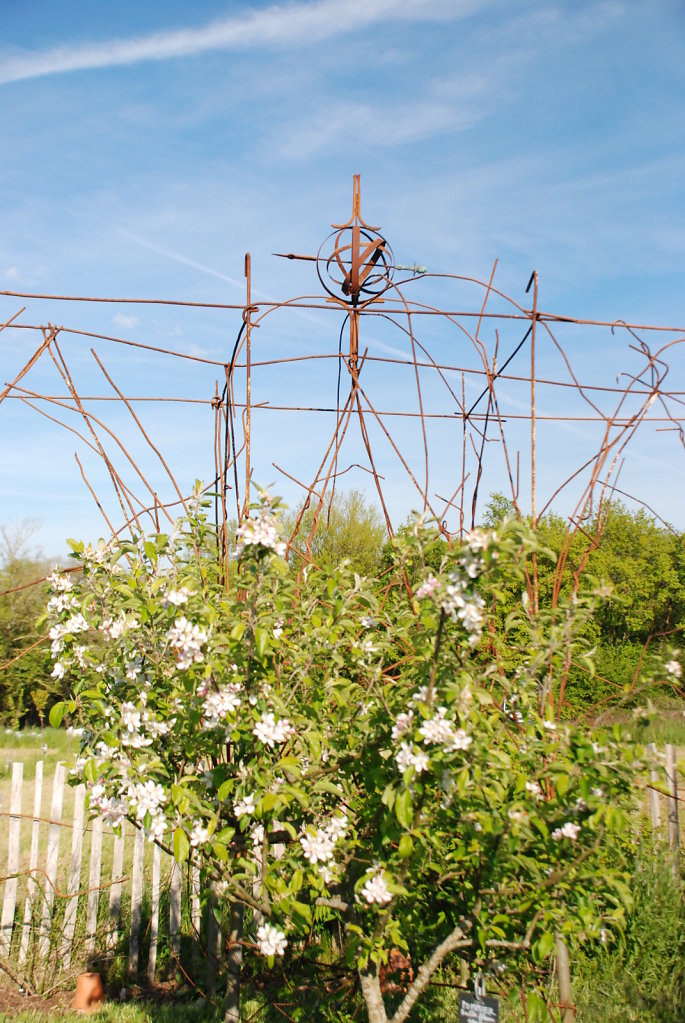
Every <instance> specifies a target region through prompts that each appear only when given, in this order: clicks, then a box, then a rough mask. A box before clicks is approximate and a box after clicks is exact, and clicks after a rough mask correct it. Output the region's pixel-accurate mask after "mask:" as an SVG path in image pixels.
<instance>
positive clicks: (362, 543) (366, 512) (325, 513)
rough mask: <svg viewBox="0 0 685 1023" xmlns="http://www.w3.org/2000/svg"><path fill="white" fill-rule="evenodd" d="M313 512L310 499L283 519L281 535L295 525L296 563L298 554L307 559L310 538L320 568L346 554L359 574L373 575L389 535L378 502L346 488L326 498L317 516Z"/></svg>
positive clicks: (312, 553)
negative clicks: (298, 513)
mask: <svg viewBox="0 0 685 1023" xmlns="http://www.w3.org/2000/svg"><path fill="white" fill-rule="evenodd" d="M315 512H316V501H313V503H312V504H310V506H309V507H308V508H307V509H306V511H304V513H303V514H302V513H300V515H288V516H286V517H285V519H284V522H283V535H284V536H290V535H291V534H292V533H293V532H294V530H295V529H296V527H297V533H296V535H295V536H294V538H293V541H292V548H293V549H294V550H295V551H297V552H299V555H298V554H295V561H294V564H295V566H296V567H297V568H298V569H299V568H300V567H301V565H302V557H301V556H304V558H305V562H306V559H307V541H308V540H309V543H310V550H311V557H312V559H313V560H314V562H315V563H316V564H317V565H318V566H319V568H324V569H329V568H334V567H336V566H338V565H339V564H340V563H341V562H342V561H343V560H344V559H345V558H347V559H349V561H350V564H351V565H352V568H353V570H354V571H355V572H357V573H359V575H365V576H371V575H374V574H375V573H376V572H377V570H378V565H379V561H380V556H381V551H382V549H383V545H384V543H385V541H386V540H387V535H388V534H387V527H386V524H385V520H384V519H383V517H382V515H381V513H380V511H379V510H378V508H377V506H376V505H374V504H370V503H368V502H367V499H366V497H365V496H364V494H363V493H362V492H361V491H360V490H348V491H342V492H341V491H338V492H336V494H335V496H334V497H332V498H328V499H327V500H326V502H325V504H324V506H323V508H322V509H321V511H320V513H319V515H318V517H316V515H315ZM300 516H301V517H300ZM298 519H299V524H298ZM315 520H316V521H315ZM310 536H311V539H309V538H310Z"/></svg>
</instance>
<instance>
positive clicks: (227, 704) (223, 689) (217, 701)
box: [198, 682, 243, 728]
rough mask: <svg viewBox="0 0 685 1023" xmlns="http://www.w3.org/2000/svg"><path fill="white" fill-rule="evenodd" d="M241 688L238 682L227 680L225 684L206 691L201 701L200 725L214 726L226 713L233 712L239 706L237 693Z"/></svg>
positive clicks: (205, 726) (204, 726)
mask: <svg viewBox="0 0 685 1023" xmlns="http://www.w3.org/2000/svg"><path fill="white" fill-rule="evenodd" d="M242 688H243V687H242V685H241V683H240V682H229V683H228V684H227V685H225V686H219V688H218V689H217V690H216V691H215V692H212V693H208V694H207V696H205V698H204V700H203V703H202V710H203V715H202V727H203V728H216V726H217V725H219V724H220V723H221V722H222V721H223V719H224V718H225V717H226V715H227V714H235V712H236V710H237V709H238V707H239V706H240V696H239V695H238V694H239V693H240V692H241V690H242ZM198 692H200V690H199V689H198Z"/></svg>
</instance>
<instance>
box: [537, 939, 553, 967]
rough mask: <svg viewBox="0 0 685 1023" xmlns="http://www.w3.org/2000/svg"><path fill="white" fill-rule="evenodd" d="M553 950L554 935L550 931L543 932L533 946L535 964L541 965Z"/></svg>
mask: <svg viewBox="0 0 685 1023" xmlns="http://www.w3.org/2000/svg"><path fill="white" fill-rule="evenodd" d="M553 948H554V934H553V933H552V932H551V931H545V932H544V934H541V935H540V937H539V938H538V940H537V941H536V942H534V944H533V958H534V959H535V961H536V962H538V963H541V962H542V960H543V959H546V958H547V956H548V955H549V954H550V952H551V951H552V950H553Z"/></svg>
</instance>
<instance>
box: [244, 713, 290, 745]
mask: <svg viewBox="0 0 685 1023" xmlns="http://www.w3.org/2000/svg"><path fill="white" fill-rule="evenodd" d="M252 731H253V733H254V735H256V737H257V738H258V739H259V741H260V742H263V743H264V745H265V746H269V747H270V748H272V749H273V747H274V746H276V745H280V744H281V743H282V742H285V740H286V739H287V738H288V736H290V735H292V733H293V732H294V731H295V729H294V728H293V727H292V725H291V724H290V722H289V721H288V719H287V718H281V719H280V720H279V721H277V720H276V719H275V717H274V715H273V714H271V713H270V712H266V711H265V712H264V713H263V714H262V716H261V718H260V719H259V721H258V722H257V724H256V725H255V726H254V728H253V729H252Z"/></svg>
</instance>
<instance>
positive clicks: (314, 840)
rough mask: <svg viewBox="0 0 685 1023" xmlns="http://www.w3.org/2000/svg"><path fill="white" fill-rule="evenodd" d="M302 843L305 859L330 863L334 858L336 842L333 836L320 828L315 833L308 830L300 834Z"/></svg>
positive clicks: (313, 862) (312, 861)
mask: <svg viewBox="0 0 685 1023" xmlns="http://www.w3.org/2000/svg"><path fill="white" fill-rule="evenodd" d="M300 845H301V846H302V851H303V852H304V856H305V859H306V860H308V861H309V862H310V863H312V864H315V863H328V861H329V860H332V859H333V850H334V848H335V843H334V842H333V839H332V838H331V836H330V835H329V834H328V833H327V832H326V831H324V830H323V829H321V828H319V829H318V831H317V832H316V833H315V834H313V835H312V834H309V833H308V832H306V833H305V834H304V835H301V836H300Z"/></svg>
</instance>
